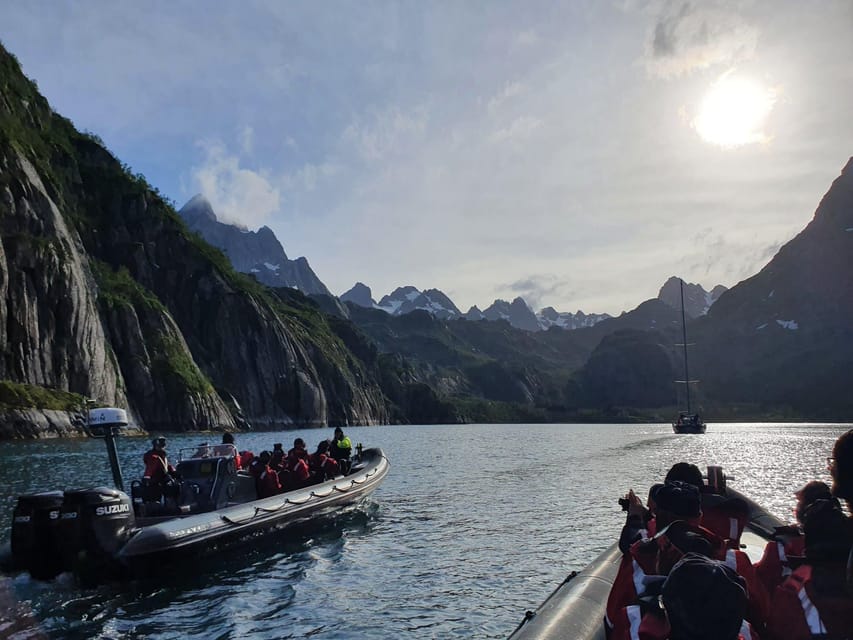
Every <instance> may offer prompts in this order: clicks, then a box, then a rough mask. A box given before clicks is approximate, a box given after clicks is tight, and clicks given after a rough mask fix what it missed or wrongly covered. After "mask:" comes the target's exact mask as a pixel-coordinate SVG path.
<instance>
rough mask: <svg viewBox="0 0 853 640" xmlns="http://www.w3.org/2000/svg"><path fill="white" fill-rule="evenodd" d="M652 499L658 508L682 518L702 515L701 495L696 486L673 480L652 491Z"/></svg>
mask: <svg viewBox="0 0 853 640" xmlns="http://www.w3.org/2000/svg"><path fill="white" fill-rule="evenodd" d="M653 497H654V501H655V505H657V508H658V509H663V510H664V511H669V512H670V513H672V514H674V515H676V516H679V517H682V518H698V517H699V516H700V515H702V508H701V500H702V498H701V496H700V494H699V489H698V487H695V486H693V485H692V484H688V483H686V482H681V481H680V480H673V481H672V482H667V483H665V484H663V485H661V486H660V488H658V490H657V491H655V492H654V496H653Z"/></svg>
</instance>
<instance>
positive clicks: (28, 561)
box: [12, 491, 66, 580]
mask: <svg viewBox="0 0 853 640" xmlns="http://www.w3.org/2000/svg"><path fill="white" fill-rule="evenodd" d="M62 500H63V495H62V492H61V491H47V492H45V493H33V494H30V495H24V496H20V497H19V498H18V504H17V505H16V506H15V512H14V514H13V516H12V560H13V562H14V564H15V566H16V567H17V568H20V569H26V570H27V571H29V572H30V575H32V576H33V577H34V578H37V579H39V580H49V579H50V578H55V577H56V576H57V575H59V574H60V573H62V571H63V570H64V569H65V568H66V567H65V566H64V565H63V561H62V554H61V553H60V550H59V540H60V533H59V523H60V508H61V507H62Z"/></svg>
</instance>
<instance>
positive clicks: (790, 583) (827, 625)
mask: <svg viewBox="0 0 853 640" xmlns="http://www.w3.org/2000/svg"><path fill="white" fill-rule="evenodd" d="M850 525H851V523H850V519H849V518H848V517H847V516H846V515H844V512H843V511H841V508H840V505H839V504H838V501H837V500H835V499H834V498H832V499H829V500H826V499H818V500H816V501H815V502H814V503H812V504H811V506H809V507H808V508H806V509H805V510H804V512H803V535H804V538H805V558H800V559H799V561H800V564H799V566H797V567H796V568H795V569H794V571H793V572H792V573H791V575H790V576H788V577H787V578H786V579H785V581H784V582H783V583H782V584H781V585H779V586H778V587H777V588H776V590H775V591H774V593H773V601H772V604H771V609H770V619H769V621H768V625H767V629H768V632H769V634H770V637H772V638H784V639H786V640H787V639H789V638H790V640H810V639H811V638H818V637H820V638H851V637H853V594H851V590H850V585H849V584H848V581H847V570H848V561H849V559H850V557H851V547H853V533H851V526H850Z"/></svg>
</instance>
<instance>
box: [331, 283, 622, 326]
mask: <svg viewBox="0 0 853 640" xmlns="http://www.w3.org/2000/svg"><path fill="white" fill-rule="evenodd" d="M340 299H341V301H342V302H352V303H354V304H356V305H358V306H360V307H366V308H368V309H382V310H383V311H385V312H386V313H389V314H390V315H393V316H399V315H403V314H405V313H411V312H412V311H416V310H422V311H426V312H427V313H430V314H431V315H433V316H435V317H437V318H441V319H455V318H464V319H465V320H469V321H473V322H476V321H479V320H490V321H495V320H506V321H507V322H509V324H510V325H512V326H513V327H515V328H517V329H524V330H525V331H540V330H544V329H548V328H550V327H560V328H563V329H570V330H571V329H579V328H581V327H590V326H592V325H594V324H596V323H597V322H600V321H601V320H604V319H606V318H609V317H610V316H609V315H608V314H606V313H603V314H588V315H587V314H585V313H584V312H583V311H578V312H577V313H566V312H563V313H560V312H558V311H556V310H555V309H554V308H553V307H546V308H544V309H542V311H540V312H539V313H538V314H536V313H534V312H533V310H532V309H531V308H530V307H529V306H528V305H527V303H526V302H525V301H524V299H523V298H521V297H518V298H516V299H515V300H513V301H512V302H507V301H506V300H500V299H498V300H495V301H494V302H493V303H492V304H491V305H489V306H488V307H487V308H486V309H485V310H484V311H480V309H479V308H477V307H476V306H473V307H471V308H470V309H469V310H468V311H467V312H465V313H462V312H461V311H460V310H459V308H458V307H457V306H456V305H455V304H454V303H453V301H452V300H451V299H450V298H449V297H448V296H447V294H445V293H443V292H442V291H440V290H438V289H427V290H425V291H423V292H422V291H420V290H418V289H417V288H416V287H413V286H405V287H398V288H397V289H395V290H394V291H392V292H391V293H390V294H388V295H386V296H383V297H382V299H381V300H380V301H379V302H376V301H375V300H374V299H373V294H372V292H371V290H370V287H368V286H366V285H365V284H363V283H361V282H357V283H356V284H355V285H354V286H353V287H352V288H351V289H349V290H348V291H346V292H344V293H343V294H341V297H340Z"/></svg>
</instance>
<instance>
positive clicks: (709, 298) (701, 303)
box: [658, 276, 726, 318]
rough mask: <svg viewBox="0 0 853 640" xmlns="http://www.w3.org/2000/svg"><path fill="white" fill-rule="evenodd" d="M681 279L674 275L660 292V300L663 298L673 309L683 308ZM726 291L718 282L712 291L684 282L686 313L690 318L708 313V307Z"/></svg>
mask: <svg viewBox="0 0 853 640" xmlns="http://www.w3.org/2000/svg"><path fill="white" fill-rule="evenodd" d="M679 281H680V279H679V278H677V277H675V276H672V277H671V278H669V279H668V280H667V281H666V282H665V283H664V284H663V286H662V287H661V288H660V292H659V293H658V300H662V301H663V302H665V303H666V304H668V305H669V306H670V307H672V308H673V309H677V310H679V311H680V310H681V288H680V287H679ZM725 291H726V288H725V287H724V286H723V285H721V284H718V285H717V286H716V287H714V288H713V289H711V291H705V289H704V288H703V287H702V285H699V284H693V283H689V284H688V283H687V282H685V283H684V315H686V316H687V317H688V318H698V317H699V316H704V315H705V314H706V313H708V309H710V308H711V305H712V304H714V303H715V302H716V301H717V299H718V298H719V297H720V296H721V295H722V294H723V293H724V292H725Z"/></svg>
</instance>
